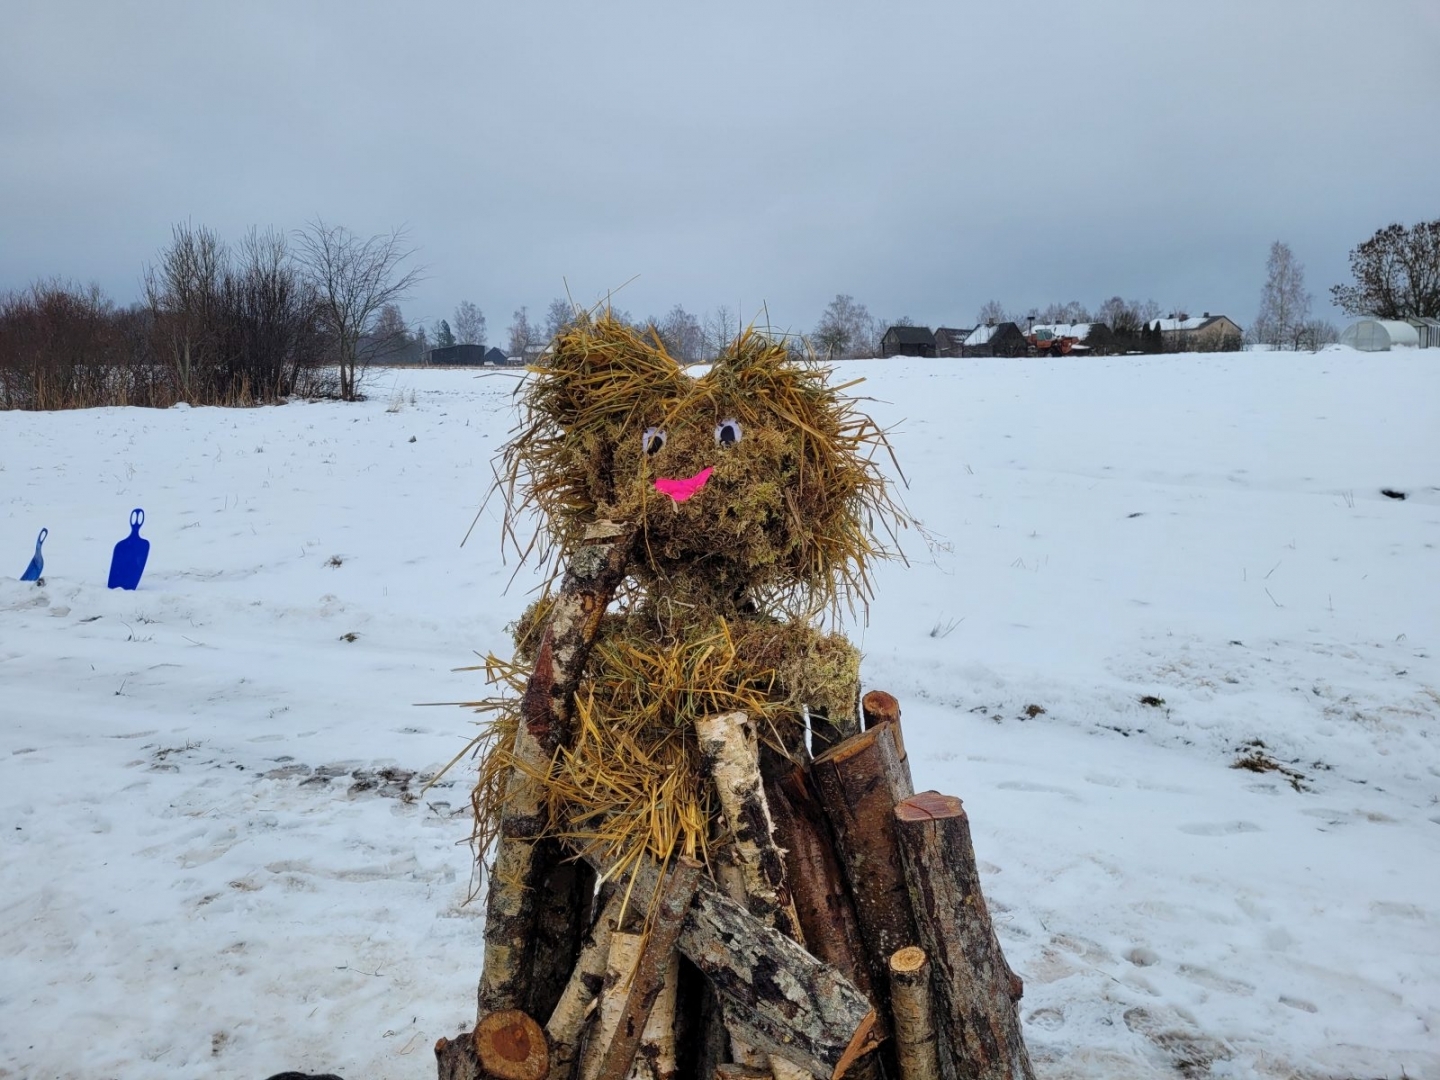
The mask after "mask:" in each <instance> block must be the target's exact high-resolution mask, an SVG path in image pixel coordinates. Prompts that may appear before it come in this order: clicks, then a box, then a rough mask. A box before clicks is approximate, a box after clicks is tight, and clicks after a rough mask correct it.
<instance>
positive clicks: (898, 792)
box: [810, 724, 916, 1011]
mask: <svg viewBox="0 0 1440 1080" xmlns="http://www.w3.org/2000/svg"><path fill="white" fill-rule="evenodd" d="M810 777H811V780H812V781H813V782H814V785H815V791H816V793H817V794H818V796H819V800H820V805H821V807H822V808H823V809H824V811H825V816H826V819H827V820H828V821H829V823H830V827H831V831H832V832H833V833H834V836H835V847H836V853H837V854H838V856H839V858H840V863H841V866H842V867H843V869H844V871H845V878H846V883H847V884H848V886H849V889H850V895H851V897H852V898H853V900H854V903H855V914H856V917H857V919H858V921H859V925H860V934H861V937H862V939H863V940H864V942H865V947H866V953H867V956H868V962H869V964H870V970H871V975H872V979H873V982H874V987H875V994H876V996H877V998H878V999H879V1000H878V1002H877V1004H879V1005H881V1006H882V1010H885V1011H888V1006H889V1000H890V997H889V990H888V987H889V970H888V967H887V966H886V965H887V963H888V961H889V958H890V955H891V954H892V953H893V952H895V950H896V949H899V948H903V947H904V946H906V945H909V944H912V943H913V942H914V941H915V940H916V938H915V927H914V920H913V918H912V917H911V915H910V897H909V893H908V891H907V889H906V886H905V871H904V868H903V867H902V866H901V864H900V854H899V851H898V850H897V848H896V845H895V816H894V811H895V805H896V804H897V803H898V802H900V800H902V799H904V798H906V797H907V796H909V795H910V794H911V790H910V778H909V773H908V771H907V770H906V769H905V768H904V765H903V764H902V763H901V761H900V758H899V755H898V752H897V750H896V746H895V740H894V731H893V727H892V725H890V724H877V725H876V726H875V727H872V728H870V729H868V730H867V731H864V732H862V733H861V734H859V735H855V736H853V737H851V738H849V739H846V740H845V741H844V742H843V743H841V744H840V745H839V746H836V747H835V748H833V749H832V750H829V751H827V752H826V753H825V754H823V755H821V756H820V757H818V758H816V759H815V761H814V763H813V764H812V765H811V769H810Z"/></svg>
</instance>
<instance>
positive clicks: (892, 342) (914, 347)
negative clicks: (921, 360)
mask: <svg viewBox="0 0 1440 1080" xmlns="http://www.w3.org/2000/svg"><path fill="white" fill-rule="evenodd" d="M880 355H881V356H934V355H935V335H934V334H932V333H931V332H930V328H929V327H928V326H892V327H890V329H889V330H886V331H885V336H884V337H882V338H881V339H880Z"/></svg>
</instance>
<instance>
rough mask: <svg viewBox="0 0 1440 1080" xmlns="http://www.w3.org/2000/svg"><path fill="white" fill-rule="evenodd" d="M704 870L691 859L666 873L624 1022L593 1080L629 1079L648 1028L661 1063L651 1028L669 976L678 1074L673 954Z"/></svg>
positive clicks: (662, 1050)
mask: <svg viewBox="0 0 1440 1080" xmlns="http://www.w3.org/2000/svg"><path fill="white" fill-rule="evenodd" d="M701 869H702V866H701V864H700V863H698V862H695V861H694V860H693V859H680V860H678V861H677V862H676V865H675V866H674V867H673V868H672V869H671V871H670V872H669V874H667V875H666V877H665V883H664V885H663V886H661V891H660V899H659V902H658V903H657V904H656V906H655V912H654V915H653V917H652V918H651V920H650V932H649V933H648V934H646V935H645V942H644V947H643V949H642V950H641V953H640V956H639V958H638V959H637V962H636V964H635V968H634V971H633V973H632V975H631V978H630V980H629V985H628V986H627V987H625V988H624V990H625V1000H624V1004H623V1006H622V1009H621V1012H620V1019H619V1021H618V1023H617V1024H616V1026H615V1033H614V1036H613V1037H612V1038H611V1040H610V1045H609V1046H607V1047H605V1048H604V1050H603V1056H602V1057H601V1061H600V1067H599V1069H598V1070H597V1071H596V1073H595V1080H625V1077H626V1076H627V1075H629V1073H630V1067H631V1064H632V1063H633V1062H634V1061H635V1055H636V1051H638V1050H639V1048H640V1043H641V1039H642V1036H644V1035H645V1033H646V1032H647V1030H648V1031H650V1034H651V1040H652V1041H651V1047H652V1050H653V1054H652V1055H651V1056H653V1057H655V1058H657V1059H658V1058H659V1057H660V1056H662V1055H664V1054H665V1053H666V1048H665V1047H664V1046H663V1045H661V1042H660V1037H661V1033H660V1031H659V1030H658V1029H657V1030H651V1029H649V1026H648V1025H649V1020H650V1015H651V1012H652V1010H653V1009H654V1006H655V1002H656V999H657V998H658V997H659V996H660V993H661V991H662V990H664V989H665V988H666V981H667V976H668V979H669V1008H668V1010H667V1013H668V1021H669V1024H670V1029H671V1030H670V1038H669V1040H668V1043H669V1046H668V1057H669V1059H670V1060H669V1071H670V1072H671V1073H673V1072H674V1058H675V1040H674V1034H673V1032H674V1023H675V975H674V974H673V973H672V972H671V967H672V966H673V965H672V963H671V960H672V958H673V957H674V954H675V939H676V938H678V937H679V936H680V927H681V925H682V924H683V922H684V919H685V913H686V911H688V910H689V908H690V900H691V898H693V897H694V895H695V887H696V886H697V885H698V884H699V883H700V871H701ZM652 1074H653V1071H652Z"/></svg>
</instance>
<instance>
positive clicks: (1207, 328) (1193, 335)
mask: <svg viewBox="0 0 1440 1080" xmlns="http://www.w3.org/2000/svg"><path fill="white" fill-rule="evenodd" d="M1147 325H1148V326H1149V327H1150V328H1151V329H1152V330H1154V329H1158V330H1159V331H1160V336H1161V339H1162V340H1163V341H1164V343H1165V351H1166V352H1238V351H1239V349H1240V347H1241V345H1242V343H1243V342H1244V337H1243V335H1242V333H1241V330H1240V327H1239V326H1238V325H1236V324H1235V322H1233V321H1232V320H1230V319H1228V318H1226V317H1225V316H1224V315H1211V314H1210V312H1208V311H1207V312H1205V314H1204V315H1202V316H1200V317H1199V318H1198V319H1197V318H1194V317H1192V316H1190V315H1186V314H1185V313H1184V312H1183V311H1182V312H1180V313H1179V314H1175V315H1170V316H1169V317H1167V318H1164V319H1154V320H1152V321H1151V322H1150V323H1148V324H1147Z"/></svg>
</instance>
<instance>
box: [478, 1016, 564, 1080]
mask: <svg viewBox="0 0 1440 1080" xmlns="http://www.w3.org/2000/svg"><path fill="white" fill-rule="evenodd" d="M475 1053H476V1055H477V1056H478V1057H479V1058H480V1064H481V1065H482V1066H483V1067H484V1069H485V1072H486V1073H487V1074H489V1075H494V1076H496V1077H498V1078H499V1080H544V1077H545V1076H546V1075H547V1074H548V1073H549V1072H550V1048H549V1046H548V1044H547V1043H546V1041H545V1032H544V1031H542V1030H541V1028H540V1025H539V1024H537V1023H536V1022H535V1021H534V1020H533V1019H531V1018H530V1017H529V1016H528V1015H526V1014H525V1013H523V1012H521V1011H520V1010H519V1009H506V1010H504V1011H503V1012H494V1013H490V1014H489V1015H488V1016H486V1017H484V1018H483V1019H482V1020H481V1021H480V1023H478V1024H477V1025H475Z"/></svg>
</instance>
